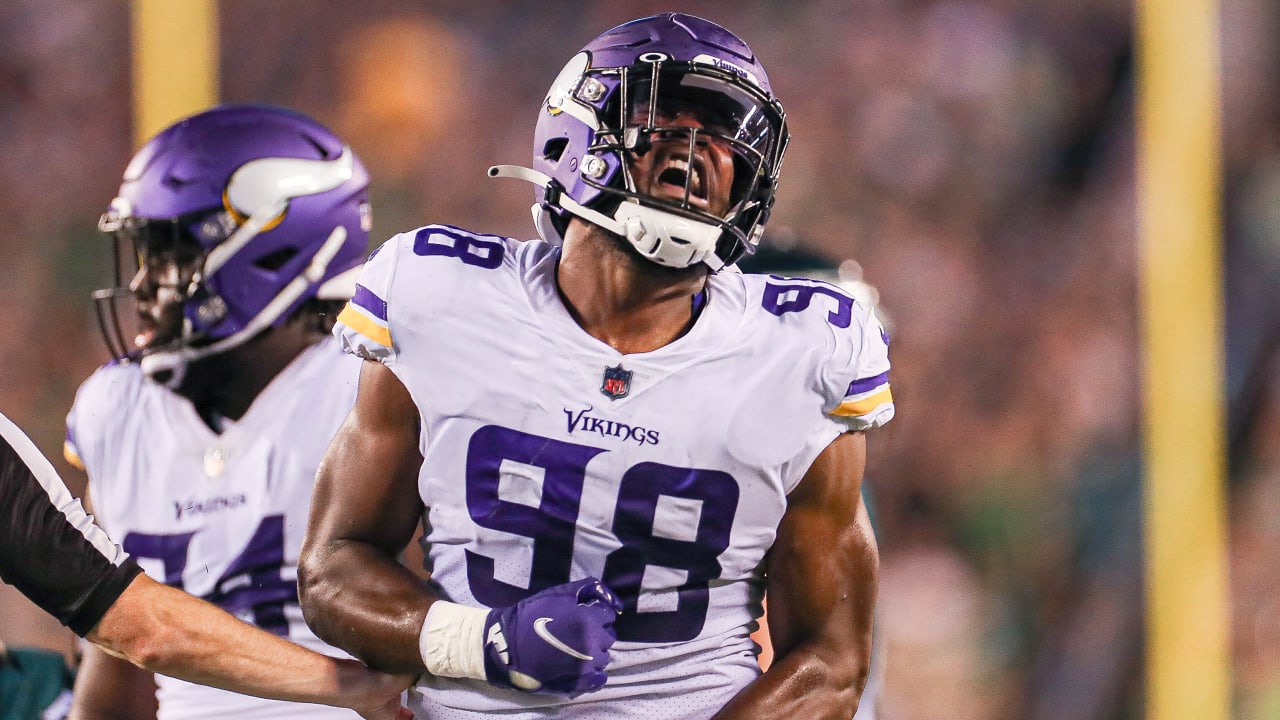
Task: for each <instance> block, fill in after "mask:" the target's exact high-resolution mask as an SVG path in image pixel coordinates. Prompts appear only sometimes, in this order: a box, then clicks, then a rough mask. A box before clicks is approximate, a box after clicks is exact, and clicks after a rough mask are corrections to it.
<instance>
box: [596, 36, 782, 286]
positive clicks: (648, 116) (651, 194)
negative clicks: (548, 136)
mask: <svg viewBox="0 0 1280 720" xmlns="http://www.w3.org/2000/svg"><path fill="white" fill-rule="evenodd" d="M592 82H600V83H601V84H604V85H608V84H616V86H617V88H616V90H615V92H614V93H612V95H613V96H614V97H613V99H612V100H611V102H609V103H608V105H607V106H606V108H605V110H604V112H603V113H602V119H603V122H602V125H601V128H600V130H599V131H597V133H596V136H595V140H596V142H595V143H594V144H592V145H591V146H590V147H589V148H588V150H587V154H588V156H590V157H595V158H601V157H608V156H612V157H614V158H616V159H617V163H616V166H617V172H616V173H615V174H614V176H613V177H609V178H600V179H597V178H594V177H592V175H591V173H590V172H587V171H584V172H583V180H584V182H585V183H586V184H587V185H589V186H591V187H593V188H595V189H597V190H599V191H600V192H601V194H602V195H603V196H604V197H605V198H608V200H605V201H604V202H603V203H602V205H606V204H610V203H611V204H612V205H613V213H612V214H613V216H614V218H615V219H618V220H620V221H623V222H624V224H626V223H627V222H628V220H629V219H631V218H639V219H640V221H641V223H642V224H644V223H647V224H650V225H656V226H657V229H654V228H653V227H650V228H646V230H647V232H645V233H641V234H640V236H639V237H637V236H636V234H635V233H633V232H632V231H630V229H629V232H628V233H627V237H628V239H630V240H632V242H633V243H635V244H636V245H637V250H639V251H640V253H641V254H642V255H645V256H646V257H649V258H650V259H651V260H654V261H656V262H659V263H660V264H664V265H665V264H670V265H674V266H676V267H685V266H688V265H692V264H694V263H697V262H708V261H711V262H712V263H713V266H714V262H715V261H717V260H719V261H723V260H725V256H732V257H734V258H735V259H736V257H737V256H739V255H741V254H742V253H743V252H749V251H750V248H751V247H752V246H753V245H754V242H753V238H752V233H753V231H754V229H755V227H756V225H757V223H758V220H759V219H760V218H761V216H762V214H763V213H765V212H767V209H768V207H769V206H770V205H771V204H772V202H773V193H774V190H775V187H776V177H777V166H778V164H779V163H780V161H781V155H782V151H783V147H782V139H781V137H780V133H779V132H778V129H779V128H784V126H785V121H784V119H783V118H782V114H781V110H780V108H777V107H776V103H770V101H769V99H768V98H767V97H765V95H764V94H763V93H761V92H759V91H758V90H756V89H755V88H754V87H752V86H750V85H748V84H746V83H743V82H742V81H741V79H740V78H739V77H738V76H737V75H736V74H734V73H732V72H730V71H727V70H721V69H719V68H715V67H710V66H704V65H701V64H698V63H672V62H669V61H662V60H657V61H655V62H652V63H646V64H640V65H635V66H631V67H626V68H617V69H610V70H603V71H599V72H588V73H586V74H585V76H584V80H583V84H584V85H589V84H590V83H592ZM584 164H590V162H589V161H587V162H585V163H584ZM601 164H602V163H597V166H600V165H601ZM608 165H612V163H609V164H608ZM606 214H607V213H606ZM721 253H723V254H721Z"/></svg>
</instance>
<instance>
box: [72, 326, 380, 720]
mask: <svg viewBox="0 0 1280 720" xmlns="http://www.w3.org/2000/svg"><path fill="white" fill-rule="evenodd" d="M359 365H360V362H359V361H357V360H356V359H354V358H352V357H350V356H349V355H344V354H343V353H342V352H340V351H339V350H338V348H337V347H336V343H335V342H334V341H333V340H332V339H331V338H329V339H326V340H324V341H322V342H321V343H318V344H317V345H315V346H313V347H311V348H309V349H307V350H305V351H303V353H302V354H301V355H299V356H298V357H297V358H296V359H294V361H293V362H292V363H291V364H290V365H289V366H288V367H286V368H285V369H284V370H282V371H281V372H280V374H279V375H277V376H276V377H275V378H274V379H273V380H272V381H271V383H270V384H269V385H268V386H267V387H266V388H265V389H264V390H263V391H262V393H261V394H260V395H259V396H258V397H257V399H256V400H255V401H254V403H253V405H252V406H251V407H250V408H249V411H248V412H246V413H245V415H244V417H242V418H241V419H240V420H239V421H238V422H230V421H228V422H227V423H226V427H225V428H224V430H223V432H222V433H221V434H216V433H214V432H213V431H212V430H210V429H209V427H208V426H207V425H205V423H204V422H203V421H202V420H201V419H200V418H199V417H198V416H197V414H196V411H195V408H194V407H193V406H192V405H191V403H190V402H188V401H187V400H186V399H185V398H183V397H180V396H179V395H177V394H175V393H173V392H171V391H169V390H167V389H165V388H164V387H162V386H161V385H159V384H157V383H155V382H152V381H150V380H148V379H146V378H145V377H144V376H143V375H142V373H141V371H140V370H139V369H138V366H137V365H136V364H132V365H117V364H111V365H107V366H105V367H103V368H100V369H99V370H98V371H97V372H95V373H94V374H93V375H92V376H90V377H89V379H88V380H86V381H85V382H84V384H83V385H82V386H81V387H80V390H79V391H78V392H77V394H76V401H75V405H74V406H73V407H72V409H71V413H70V414H69V415H68V416H67V445H66V451H67V452H66V454H67V457H68V459H69V460H71V461H72V462H73V463H78V464H80V465H81V467H83V468H85V470H86V472H87V473H88V476H89V492H90V497H91V499H92V502H93V510H94V513H95V514H96V516H97V520H98V522H99V523H101V525H102V527H103V528H104V529H106V531H107V532H108V534H110V535H111V537H112V538H114V539H115V540H116V541H117V542H119V543H121V544H122V545H123V547H124V548H125V550H126V551H127V552H128V553H129V554H130V555H132V556H133V557H134V558H135V559H136V560H137V561H138V563H139V564H140V565H142V567H143V569H144V570H145V571H146V572H147V574H148V575H150V576H151V577H152V578H154V579H155V580H158V581H160V582H165V583H168V584H170V585H173V586H176V587H180V588H182V589H184V590H186V591H187V592H190V593H191V594H193V595H197V596H199V597H202V598H204V599H206V600H209V601H211V602H213V603H215V604H217V605H219V606H221V607H222V608H224V609H226V610H227V611H229V612H231V613H232V614H234V615H236V616H238V617H240V618H241V619H243V620H246V621H248V622H251V623H253V624H255V625H257V626H259V627H261V628H264V629H266V630H269V631H271V632H274V633H276V634H278V635H284V636H286V637H288V638H289V639H290V640H292V641H294V642H296V643H298V644H300V645H304V646H306V647H308V648H311V649H312V650H316V651H318V652H321V653H325V654H327V655H335V656H345V653H343V652H342V651H341V650H338V649H336V648H333V647H330V646H328V645H326V644H324V643H323V642H321V641H320V640H319V639H318V638H316V636H315V634H314V633H312V632H311V630H310V628H308V627H307V625H306V623H305V622H303V619H302V612H301V610H300V609H299V607H298V586H297V578H298V568H297V565H298V551H299V549H300V548H301V546H302V537H303V534H304V533H305V531H306V527H307V514H308V512H309V510H310V506H311V492H312V487H313V485H314V483H315V475H316V468H317V466H318V465H319V464H320V458H321V456H322V455H323V454H324V451H325V448H326V447H327V446H328V443H329V440H330V439H331V438H332V437H333V435H334V433H336V432H337V429H338V426H339V425H340V424H341V423H342V421H343V420H344V419H345V418H346V415H347V412H348V411H350V409H351V406H352V404H353V403H354V401H355V388H356V382H357V379H358V377H359ZM286 633H287V634H286ZM156 683H157V685H158V687H159V690H158V693H157V696H158V698H159V701H160V714H159V717H160V719H161V720H195V719H196V718H218V719H219V720H227V719H228V718H236V719H237V720H240V719H242V718H253V719H256V718H264V719H265V718H272V719H274V718H299V719H301V718H355V717H357V715H356V714H355V713H353V712H351V711H349V710H344V709H339V708H332V707H326V706H320V705H303V704H294V703H283V702H278V701H274V700H263V699H260V698H255V697H250V696H248V695H237V694H234V693H230V692H226V691H223V690H217V689H214V688H210V687H204V686H202V685H194V684H191V683H187V682H184V681H181V680H177V679H174V678H170V677H166V676H163V675H159V674H157V675H156Z"/></svg>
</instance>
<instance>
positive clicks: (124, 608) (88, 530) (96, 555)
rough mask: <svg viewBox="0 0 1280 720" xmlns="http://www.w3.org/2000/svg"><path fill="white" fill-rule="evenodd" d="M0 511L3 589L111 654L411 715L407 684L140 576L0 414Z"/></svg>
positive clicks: (227, 684)
mask: <svg viewBox="0 0 1280 720" xmlns="http://www.w3.org/2000/svg"><path fill="white" fill-rule="evenodd" d="M0 513H3V518H0V580H3V581H4V582H6V583H12V584H13V585H14V586H15V587H17V588H18V590H19V591H20V592H22V594H24V595H26V596H27V597H28V598H30V599H31V601H32V602H34V603H36V604H37V605H38V606H40V608H41V609H43V610H45V611H46V612H48V613H49V614H51V615H53V616H54V617H56V618H57V619H58V620H59V621H60V622H62V624H64V625H66V626H67V627H69V628H71V630H72V631H73V632H75V633H76V634H77V635H80V636H81V637H83V638H85V639H87V640H89V641H90V642H91V643H93V644H94V645H95V646H97V647H99V648H101V649H102V650H103V651H104V652H107V653H110V654H111V655H114V656H117V657H121V658H124V659H125V660H128V661H129V662H131V663H134V664H136V665H138V666H139V667H144V668H146V669H147V670H150V671H154V672H157V673H164V674H165V675H171V676H173V677H178V678H183V679H184V680H189V681H191V682H198V683H204V684H207V685H212V686H214V687H220V688H224V689H227V690H233V691H235V692H241V693H250V694H253V695H260V696H262V697H274V698H278V699H281V700H293V701H296V702H309V703H324V704H327V705H336V706H341V707H351V708H358V709H359V711H360V714H361V716H362V717H366V718H369V720H393V718H394V719H396V720H404V718H405V717H407V716H408V711H407V710H404V709H402V708H401V707H400V691H401V690H402V689H403V688H404V687H405V686H407V685H408V684H409V682H410V681H411V680H412V676H402V677H398V678H397V677H391V676H386V675H379V674H376V673H373V672H372V671H370V670H369V669H368V668H365V667H364V666H363V665H361V664H360V663H358V662H356V661H355V660H342V659H336V658H330V657H326V656H324V655H320V654H318V653H314V652H312V651H310V650H307V649H305V648H303V647H302V646H300V645H295V644H293V643H290V642H288V641H286V640H282V639H281V638H278V637H276V636H274V635H271V634H270V633H266V632H263V631H262V630H258V629H257V628H254V627H252V626H250V625H247V624H245V623H243V622H240V621H238V620H236V619H235V618H233V617H231V616H230V615H228V614H227V613H226V612H225V611H223V610H220V609H218V608H217V607H214V606H213V605H210V604H209V603H206V602H204V601H202V600H199V599H197V598H195V597H193V596H191V595H188V594H187V593H184V592H182V591H181V590H176V589H174V588H171V587H168V586H167V585H164V584H162V583H158V582H155V581H154V580H152V579H151V578H149V577H147V576H146V575H143V574H142V570H141V568H139V567H138V564H137V562H135V561H134V559H133V558H131V557H129V556H128V555H127V554H126V553H124V552H123V551H122V550H121V549H120V546H118V545H116V544H114V543H113V542H111V539H110V538H108V537H107V535H106V534H105V533H104V532H103V531H102V530H101V529H100V528H99V527H98V526H97V525H95V524H94V523H93V520H92V518H90V517H89V516H88V515H87V514H86V513H85V511H84V508H83V507H82V506H81V504H80V502H79V501H78V500H76V499H75V498H74V497H72V495H71V492H70V491H68V490H67V487H66V485H64V484H63V482H62V478H60V477H58V474H57V472H56V471H55V470H54V469H53V466H52V465H50V464H49V460H48V459H47V458H45V456H44V455H43V454H41V453H40V451H39V450H38V449H37V448H36V446H35V445H34V444H33V443H32V442H31V440H30V439H29V438H28V437H27V436H26V435H25V434H24V433H23V432H22V430H20V429H19V428H18V427H17V426H16V425H14V424H13V423H12V422H10V421H9V419H8V418H7V417H5V416H4V415H0ZM3 648H4V644H3V643H0V651H3ZM0 654H3V653H2V652H0ZM0 699H5V698H0ZM8 709H10V710H12V706H8Z"/></svg>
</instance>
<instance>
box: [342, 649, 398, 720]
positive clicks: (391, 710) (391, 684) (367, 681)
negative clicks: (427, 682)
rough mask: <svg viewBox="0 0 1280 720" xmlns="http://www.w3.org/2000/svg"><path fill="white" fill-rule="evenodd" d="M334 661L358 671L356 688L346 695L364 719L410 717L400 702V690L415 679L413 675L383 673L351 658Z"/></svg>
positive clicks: (382, 719) (386, 719)
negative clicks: (358, 680)
mask: <svg viewBox="0 0 1280 720" xmlns="http://www.w3.org/2000/svg"><path fill="white" fill-rule="evenodd" d="M337 662H339V663H341V664H343V665H348V666H351V667H352V668H354V669H355V670H356V671H357V672H358V673H359V674H360V685H359V689H358V690H356V691H354V692H353V693H352V694H351V695H350V696H348V697H350V698H351V700H352V701H353V704H352V705H351V709H352V710H355V711H356V713H358V714H359V715H360V717H362V718H364V719H365V720H413V713H411V712H409V710H408V709H406V708H405V707H404V705H403V704H402V703H401V693H403V692H404V690H405V688H407V687H409V686H410V685H413V683H414V682H415V681H416V680H417V679H418V678H417V676H416V675H386V674H383V673H380V672H377V671H374V670H370V669H369V668H367V667H365V666H364V665H363V664H362V663H360V662H358V661H355V660H338V661H337Z"/></svg>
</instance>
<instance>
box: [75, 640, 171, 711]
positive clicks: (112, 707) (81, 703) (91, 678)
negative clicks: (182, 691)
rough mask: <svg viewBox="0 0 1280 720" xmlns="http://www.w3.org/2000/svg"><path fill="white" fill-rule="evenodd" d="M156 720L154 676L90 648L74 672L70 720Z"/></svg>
mask: <svg viewBox="0 0 1280 720" xmlns="http://www.w3.org/2000/svg"><path fill="white" fill-rule="evenodd" d="M155 716H156V684H155V678H154V676H153V675H152V674H151V673H150V672H148V671H146V670H143V669H142V668H140V667H137V666H136V665H133V664H131V663H129V662H127V661H125V660H122V659H120V658H118V657H114V656H112V655H110V654H108V653H107V652H106V651H104V650H102V649H100V648H97V647H94V646H89V647H88V648H87V649H86V650H85V653H84V657H83V658H82V659H81V661H80V668H79V670H78V671H77V672H76V684H75V690H74V691H73V700H72V710H71V715H70V717H71V720H139V719H142V718H147V719H152V718H155Z"/></svg>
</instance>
